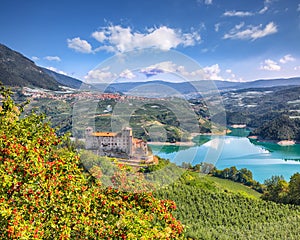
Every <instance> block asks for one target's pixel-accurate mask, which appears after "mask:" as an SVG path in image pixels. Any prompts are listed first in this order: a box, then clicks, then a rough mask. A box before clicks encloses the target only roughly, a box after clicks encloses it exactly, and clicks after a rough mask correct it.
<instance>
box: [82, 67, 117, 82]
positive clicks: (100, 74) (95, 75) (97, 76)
mask: <svg viewBox="0 0 300 240" xmlns="http://www.w3.org/2000/svg"><path fill="white" fill-rule="evenodd" d="M116 78H117V75H116V74H115V73H112V72H110V71H109V67H105V68H102V69H94V70H91V71H89V72H88V74H87V75H86V76H85V77H84V79H85V81H86V82H90V83H92V82H111V81H113V80H114V79H116Z"/></svg>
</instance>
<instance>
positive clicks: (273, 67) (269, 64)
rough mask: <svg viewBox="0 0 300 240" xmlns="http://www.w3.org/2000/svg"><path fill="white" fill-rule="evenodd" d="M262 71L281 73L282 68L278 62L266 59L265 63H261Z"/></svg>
mask: <svg viewBox="0 0 300 240" xmlns="http://www.w3.org/2000/svg"><path fill="white" fill-rule="evenodd" d="M260 69H261V70H267V71H279V70H280V69H281V67H280V66H279V65H278V63H277V62H275V61H273V60H271V59H266V60H265V61H264V62H263V63H261V66H260Z"/></svg>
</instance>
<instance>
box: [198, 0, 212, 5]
mask: <svg viewBox="0 0 300 240" xmlns="http://www.w3.org/2000/svg"><path fill="white" fill-rule="evenodd" d="M197 3H198V4H203V3H204V4H205V5H211V4H213V0H197Z"/></svg>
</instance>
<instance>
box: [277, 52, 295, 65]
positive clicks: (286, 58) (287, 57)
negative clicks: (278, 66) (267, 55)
mask: <svg viewBox="0 0 300 240" xmlns="http://www.w3.org/2000/svg"><path fill="white" fill-rule="evenodd" d="M295 60H296V59H295V58H294V57H292V55H291V54H287V55H285V56H284V57H282V58H280V60H279V62H281V63H287V62H293V61H295Z"/></svg>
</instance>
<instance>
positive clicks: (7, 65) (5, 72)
mask: <svg viewBox="0 0 300 240" xmlns="http://www.w3.org/2000/svg"><path fill="white" fill-rule="evenodd" d="M0 81H1V82H2V83H3V84H4V85H7V86H14V87H17V86H18V87H25V86H28V87H39V88H45V89H50V90H59V89H60V88H59V85H61V84H59V83H58V82H57V81H56V80H55V79H54V78H53V77H51V76H49V75H48V74H46V73H45V72H44V71H43V70H42V69H41V68H40V67H38V66H36V65H35V63H34V62H33V61H31V60H30V59H28V58H26V57H24V56H23V55H22V54H20V53H18V52H16V51H13V50H12V49H10V48H8V47H6V46H4V45H3V44H0Z"/></svg>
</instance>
